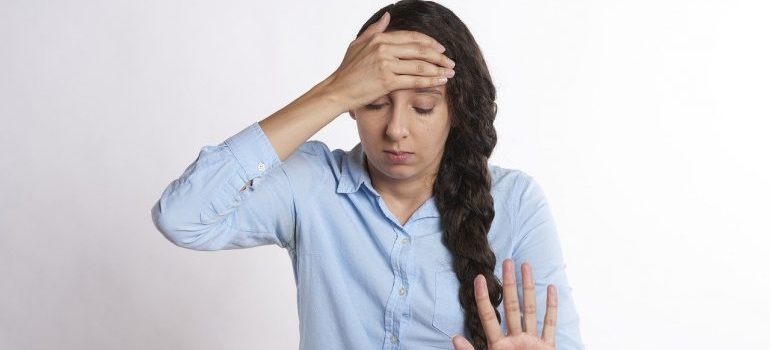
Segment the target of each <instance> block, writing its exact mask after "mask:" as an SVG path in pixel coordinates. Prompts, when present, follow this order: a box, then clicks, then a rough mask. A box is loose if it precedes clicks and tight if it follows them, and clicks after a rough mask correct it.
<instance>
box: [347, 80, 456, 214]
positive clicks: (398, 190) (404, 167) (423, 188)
mask: <svg viewBox="0 0 770 350" xmlns="http://www.w3.org/2000/svg"><path fill="white" fill-rule="evenodd" d="M425 112H428V114H424V113H425ZM349 114H350V116H351V118H353V119H354V120H355V121H356V125H357V126H358V133H359V137H360V139H361V144H362V146H363V148H364V152H365V154H366V167H367V170H368V171H369V175H370V178H371V180H372V185H373V186H374V188H375V189H376V190H377V191H378V192H379V193H380V195H381V196H382V197H383V199H384V200H385V202H386V203H387V205H388V207H389V208H390V209H391V211H392V212H394V215H396V216H397V217H398V219H399V221H401V224H402V225H403V224H404V223H406V221H408V219H409V217H410V216H411V215H412V213H414V211H415V210H416V209H417V208H419V206H420V205H422V203H424V202H425V201H426V200H427V199H428V198H430V196H431V195H432V187H433V182H434V181H435V178H436V174H437V173H438V168H439V165H440V163H441V157H442V155H443V153H444V144H445V143H446V139H447V137H448V135H449V130H450V117H449V107H448V104H447V99H446V86H445V85H441V86H437V87H432V88H423V89H402V90H397V91H393V92H391V93H390V94H388V95H385V96H382V97H380V98H379V99H377V100H375V101H373V102H372V103H370V104H367V105H365V106H362V107H361V108H357V109H354V110H351V111H349ZM385 150H399V151H407V152H413V153H412V155H411V157H410V159H409V160H408V162H407V163H406V164H395V163H393V162H391V161H390V160H388V154H387V153H386V152H385Z"/></svg>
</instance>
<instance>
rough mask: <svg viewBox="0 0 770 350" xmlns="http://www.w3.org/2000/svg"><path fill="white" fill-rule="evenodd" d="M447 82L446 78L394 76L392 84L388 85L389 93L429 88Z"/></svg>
mask: <svg viewBox="0 0 770 350" xmlns="http://www.w3.org/2000/svg"><path fill="white" fill-rule="evenodd" d="M446 82H447V77H442V76H433V77H421V76H416V75H406V74H403V75H396V76H395V77H394V78H393V80H392V82H391V83H390V84H388V85H389V86H388V87H387V89H388V90H389V91H394V90H401V89H419V88H425V87H431V86H439V85H442V84H445V83H446Z"/></svg>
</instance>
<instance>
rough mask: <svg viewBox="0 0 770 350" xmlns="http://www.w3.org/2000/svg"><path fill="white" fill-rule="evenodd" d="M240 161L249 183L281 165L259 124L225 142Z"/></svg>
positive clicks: (245, 179)
mask: <svg viewBox="0 0 770 350" xmlns="http://www.w3.org/2000/svg"><path fill="white" fill-rule="evenodd" d="M224 143H225V144H226V145H227V147H228V148H229V149H230V151H231V152H232V153H233V155H234V156H235V159H237V160H238V164H240V166H241V168H243V170H244V173H243V174H241V175H245V176H246V177H245V178H244V179H243V181H249V180H252V179H254V178H257V177H261V176H264V175H265V173H267V171H268V170H270V169H272V168H274V167H276V166H279V165H281V163H282V162H281V159H280V158H279V157H278V154H277V153H276V152H275V148H274V147H273V144H271V143H270V140H269V139H268V138H267V135H265V132H264V131H263V130H262V127H260V126H259V123H254V124H251V125H249V126H247V127H246V128H245V129H243V130H241V131H240V132H238V133H237V134H235V135H233V136H230V137H229V138H227V140H225V142H224Z"/></svg>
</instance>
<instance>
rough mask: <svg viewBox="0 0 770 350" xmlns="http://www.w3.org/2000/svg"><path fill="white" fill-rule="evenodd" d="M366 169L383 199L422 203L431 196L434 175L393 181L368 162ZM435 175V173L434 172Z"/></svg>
mask: <svg viewBox="0 0 770 350" xmlns="http://www.w3.org/2000/svg"><path fill="white" fill-rule="evenodd" d="M364 162H365V163H366V169H367V171H368V172H369V178H370V179H371V181H372V186H373V187H374V188H375V189H376V190H377V192H379V193H380V195H382V196H383V197H386V198H388V199H394V200H396V201H398V202H402V203H416V204H419V203H422V202H425V201H426V200H427V199H428V198H430V196H431V195H432V194H433V182H434V181H435V180H436V176H435V174H427V175H423V176H419V177H416V178H414V179H404V180H399V179H393V178H390V177H387V176H384V175H383V174H381V173H380V172H379V171H377V169H374V168H373V167H372V166H371V165H370V164H369V162H368V161H366V160H364ZM434 173H435V171H434Z"/></svg>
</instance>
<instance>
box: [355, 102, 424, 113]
mask: <svg viewBox="0 0 770 350" xmlns="http://www.w3.org/2000/svg"><path fill="white" fill-rule="evenodd" d="M386 104H387V103H383V104H379V105H375V104H369V105H366V106H364V107H365V108H366V109H367V110H370V111H376V110H378V109H381V108H382V107H383V106H385V105H386ZM414 110H415V111H417V113H419V114H423V115H427V114H431V113H433V108H431V109H423V108H416V107H415V108H414Z"/></svg>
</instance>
